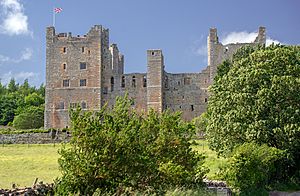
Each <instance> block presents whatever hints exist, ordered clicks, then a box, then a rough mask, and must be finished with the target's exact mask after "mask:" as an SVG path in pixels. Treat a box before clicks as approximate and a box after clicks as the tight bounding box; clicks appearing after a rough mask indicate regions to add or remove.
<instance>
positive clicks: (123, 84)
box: [121, 76, 125, 88]
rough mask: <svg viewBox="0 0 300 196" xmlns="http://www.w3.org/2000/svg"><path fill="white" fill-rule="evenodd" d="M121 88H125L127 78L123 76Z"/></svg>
mask: <svg viewBox="0 0 300 196" xmlns="http://www.w3.org/2000/svg"><path fill="white" fill-rule="evenodd" d="M121 87H122V88H125V76H122V81H121Z"/></svg>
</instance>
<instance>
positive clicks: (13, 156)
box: [0, 144, 60, 188]
mask: <svg viewBox="0 0 300 196" xmlns="http://www.w3.org/2000/svg"><path fill="white" fill-rule="evenodd" d="M59 147H60V145H57V144H56V145H55V146H54V145H53V144H34V145H33V144H31V145H27V144H10V145H4V146H3V145H0V188H11V186H12V184H15V185H17V186H18V187H24V186H32V184H33V182H34V180H35V179H36V178H38V181H39V182H40V181H43V182H44V183H51V182H53V179H55V178H56V177H58V176H59V174H60V173H59V171H58V163H57V159H58V157H59V155H58V153H57V150H58V148H59Z"/></svg>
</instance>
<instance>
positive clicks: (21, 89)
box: [0, 79, 45, 127]
mask: <svg viewBox="0 0 300 196" xmlns="http://www.w3.org/2000/svg"><path fill="white" fill-rule="evenodd" d="M44 102H45V87H44V86H43V85H41V86H40V87H39V88H38V89H36V88H35V87H31V86H30V85H29V83H28V80H27V79H26V80H25V81H24V83H23V84H21V85H19V84H17V83H16V81H15V80H14V79H11V80H10V82H9V83H8V85H7V86H3V85H2V84H1V83H0V125H8V124H12V122H13V121H14V118H15V116H19V115H21V116H24V115H26V114H28V110H30V108H31V106H36V107H39V108H42V107H44V106H43V104H44ZM22 113H23V114H22ZM38 120H43V119H42V118H38ZM41 123H43V121H39V122H38V125H39V126H40V124H41ZM35 127H37V126H35Z"/></svg>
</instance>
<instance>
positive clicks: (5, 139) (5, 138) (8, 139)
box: [0, 132, 71, 145]
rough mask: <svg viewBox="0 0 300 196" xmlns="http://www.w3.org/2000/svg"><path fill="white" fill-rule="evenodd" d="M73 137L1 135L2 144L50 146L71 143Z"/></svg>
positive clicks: (64, 135) (57, 133) (38, 134)
mask: <svg viewBox="0 0 300 196" xmlns="http://www.w3.org/2000/svg"><path fill="white" fill-rule="evenodd" d="M70 138H71V135H70V134H69V133H67V132H56V133H55V132H53V133H51V132H49V133H22V134H1V135H0V145H1V144H48V143H61V142H69V141H70Z"/></svg>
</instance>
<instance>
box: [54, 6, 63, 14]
mask: <svg viewBox="0 0 300 196" xmlns="http://www.w3.org/2000/svg"><path fill="white" fill-rule="evenodd" d="M61 11H62V8H60V7H56V8H54V12H55V13H60V12H61Z"/></svg>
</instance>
